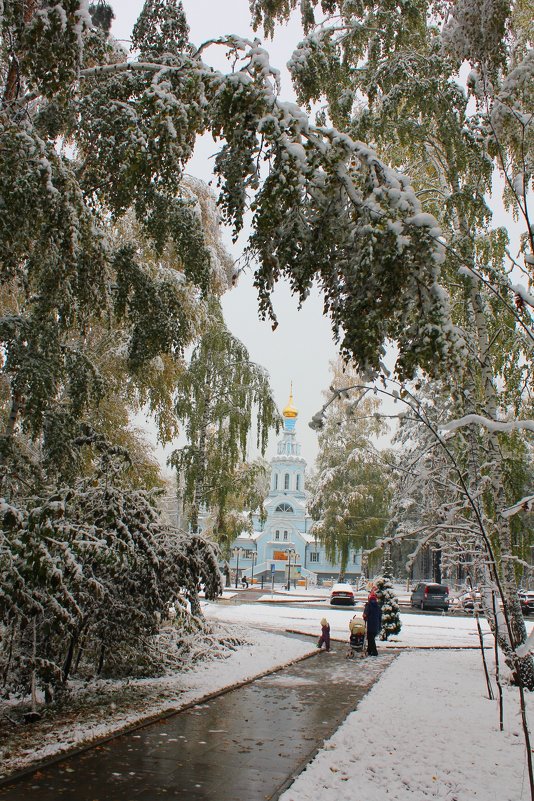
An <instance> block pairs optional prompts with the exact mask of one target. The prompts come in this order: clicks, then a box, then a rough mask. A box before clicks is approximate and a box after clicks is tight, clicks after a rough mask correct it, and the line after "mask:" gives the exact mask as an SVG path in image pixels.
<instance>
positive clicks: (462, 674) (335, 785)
mask: <svg viewBox="0 0 534 801" xmlns="http://www.w3.org/2000/svg"><path fill="white" fill-rule="evenodd" d="M205 611H206V614H207V616H209V617H216V618H217V619H219V620H224V621H226V622H229V623H232V622H235V623H236V624H237V622H238V621H239V622H243V623H245V622H248V623H250V624H251V625H261V626H265V627H267V626H270V627H273V628H295V629H298V630H300V631H306V632H309V633H311V634H314V635H315V634H318V632H319V630H320V625H319V620H320V618H321V617H322V616H323V614H324V612H323V611H322V610H319V609H310V608H304V609H301V608H298V609H290V608H284V607H280V606H276V607H274V606H271V607H266V606H259V605H258V606H255V605H250V606H245V605H239V606H233V605H228V606H223V605H217V604H207V605H206V610H205ZM353 614H354V610H353V609H341V608H332V609H330V611H329V613H328V615H327V617H328V619H329V622H330V626H331V630H332V636H333V637H335V638H339V639H341V640H346V639H347V637H346V635H347V631H348V621H349V619H350V618H351V617H352V615H353ZM401 619H402V623H403V627H402V631H401V633H400V634H399V635H398V636H397V638H396V640H397V642H394V643H391V644H389V643H379V648H380V649H382V648H390V647H392V646H396V647H400V646H408V647H410V646H411V647H415V648H416V649H418V650H414V651H410V652H407V653H401V655H400V656H399V658H398V659H397V660H396V661H395V662H394V663H393V664H392V665H391V666H390V667H389V668H388V669H387V670H386V672H385V673H384V675H383V676H382V678H381V679H380V681H379V682H378V683H377V684H376V685H375V686H374V687H373V688H372V690H371V691H370V693H369V694H368V695H367V696H366V697H365V698H364V700H363V701H362V702H361V703H360V704H359V706H358V708H357V709H356V711H355V712H353V713H352V714H351V715H349V717H348V718H347V720H346V721H345V723H344V724H343V725H342V726H341V727H340V728H339V729H338V731H337V732H336V733H335V734H334V736H333V737H332V738H331V739H330V740H329V741H328V742H326V743H325V745H324V748H323V749H322V750H321V751H320V752H319V753H318V755H317V756H316V758H315V759H314V760H313V761H312V762H311V763H310V765H309V766H308V767H307V768H306V770H305V771H304V772H303V773H302V774H301V775H300V776H299V777H298V778H297V779H296V781H295V782H294V783H293V784H292V786H291V787H290V788H289V789H288V790H287V791H286V792H285V793H284V794H283V795H282V796H281V799H280V801H318V799H320V801H430V800H431V799H432V801H476V799H480V801H529V799H530V798H531V795H530V785H529V777H528V772H527V767H526V761H525V744H524V739H523V733H522V730H521V716H520V710H519V695H518V691H517V689H515V688H513V687H510V686H505V689H504V697H505V701H504V705H505V706H504V708H505V725H504V731H503V732H500V731H499V717H498V706H497V702H496V701H490V700H488V698H487V690H486V684H485V679H484V673H483V669H482V661H481V656H480V651H478V650H472V649H471V648H469V649H466V646H471V647H472V646H473V645H476V644H478V635H477V632H476V622H475V620H473V618H469V617H451V616H442V615H423V614H404V615H402V614H401ZM480 622H481V627H482V630H483V632H484V633H485V638H484V641H485V643H487V645H488V646H491V647H493V639H492V638H491V635H489V634H488V631H489V629H488V626H487V623H486V621H485V620H481V621H480ZM532 626H533V624H532V622H530V621H529V622H527V630H529V631H530V630H531V629H532ZM421 645H424V646H427V647H428V646H438V647H440V646H441V647H442V648H443V646H447V645H448V646H454V647H457V648H459V649H461V648H464V650H419V648H420V647H421ZM333 647H334V648H335V647H336V645H335V644H334V646H333ZM486 658H487V660H488V665H489V669H490V671H491V672H492V675H493V672H494V660H493V652H492V651H491V650H487V651H486ZM378 659H380V657H378ZM503 667H504V666H503V665H502V663H501V670H503ZM504 672H505V673H506V669H505V668H504ZM494 691H495V693H496V687H495V684H494ZM527 695H528V698H527V703H528V705H529V709H528V713H529V725H530V729H531V731H532V729H533V724H534V702H533V700H532V697H531V695H530V694H527Z"/></svg>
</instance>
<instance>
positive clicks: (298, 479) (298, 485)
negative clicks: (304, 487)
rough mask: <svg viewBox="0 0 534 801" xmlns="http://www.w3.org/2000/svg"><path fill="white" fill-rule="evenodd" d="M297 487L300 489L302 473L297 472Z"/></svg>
mask: <svg viewBox="0 0 534 801" xmlns="http://www.w3.org/2000/svg"><path fill="white" fill-rule="evenodd" d="M296 489H297V492H298V490H299V489H300V473H297V486H296Z"/></svg>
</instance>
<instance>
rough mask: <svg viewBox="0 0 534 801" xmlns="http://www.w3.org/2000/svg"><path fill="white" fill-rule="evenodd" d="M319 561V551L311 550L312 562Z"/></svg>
mask: <svg viewBox="0 0 534 801" xmlns="http://www.w3.org/2000/svg"><path fill="white" fill-rule="evenodd" d="M318 561H319V551H310V562H318Z"/></svg>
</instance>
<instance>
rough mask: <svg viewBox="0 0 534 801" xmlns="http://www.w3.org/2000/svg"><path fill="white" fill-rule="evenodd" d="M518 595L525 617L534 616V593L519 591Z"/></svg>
mask: <svg viewBox="0 0 534 801" xmlns="http://www.w3.org/2000/svg"><path fill="white" fill-rule="evenodd" d="M518 595H519V603H520V604H521V611H522V612H523V614H524V616H525V617H528V616H529V615H534V592H533V591H532V590H519V593H518Z"/></svg>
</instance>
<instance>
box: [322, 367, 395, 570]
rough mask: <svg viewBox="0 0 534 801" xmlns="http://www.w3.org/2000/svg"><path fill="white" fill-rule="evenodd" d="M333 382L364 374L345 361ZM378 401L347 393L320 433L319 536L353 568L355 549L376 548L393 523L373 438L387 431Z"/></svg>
mask: <svg viewBox="0 0 534 801" xmlns="http://www.w3.org/2000/svg"><path fill="white" fill-rule="evenodd" d="M332 374H333V386H342V385H344V384H345V383H347V384H350V383H353V382H354V381H356V380H357V379H358V378H359V376H358V375H357V374H356V373H355V372H354V370H352V369H351V368H350V367H348V366H347V365H343V363H342V362H341V361H340V360H339V361H337V362H335V363H333V364H332ZM377 411H378V404H377V402H376V400H374V399H373V398H372V396H370V395H369V394H368V393H364V394H363V395H362V398H361V399H360V400H359V402H356V403H355V401H354V398H352V397H349V396H346V397H343V396H341V397H339V398H338V399H337V401H336V403H335V404H332V405H331V406H330V408H329V410H328V414H327V416H326V420H325V425H324V428H323V429H322V430H321V432H320V434H319V453H318V456H317V460H316V471H315V473H314V475H313V476H312V478H311V480H310V482H309V483H310V488H311V498H310V502H309V509H310V513H311V515H312V517H313V518H314V520H315V521H316V522H315V523H314V528H313V531H314V535H315V536H316V537H317V539H318V540H320V541H321V542H322V543H324V545H325V546H326V551H327V555H328V558H329V559H330V560H331V561H332V562H334V563H338V562H339V563H340V571H341V573H342V572H343V571H344V570H345V568H346V566H347V561H348V558H349V554H350V551H351V550H355V549H356V550H357V549H361V548H363V549H365V548H373V547H374V545H375V542H376V540H377V539H379V538H380V537H381V536H382V535H383V533H384V531H385V529H386V525H387V522H388V501H389V489H388V484H389V479H388V476H387V470H386V468H385V467H384V464H383V460H382V458H381V455H380V453H379V452H378V450H377V448H376V446H375V445H374V443H373V438H374V437H376V436H378V435H379V434H380V433H382V432H383V431H384V430H385V426H384V423H383V421H381V419H380V417H379V416H378V415H377Z"/></svg>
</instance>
